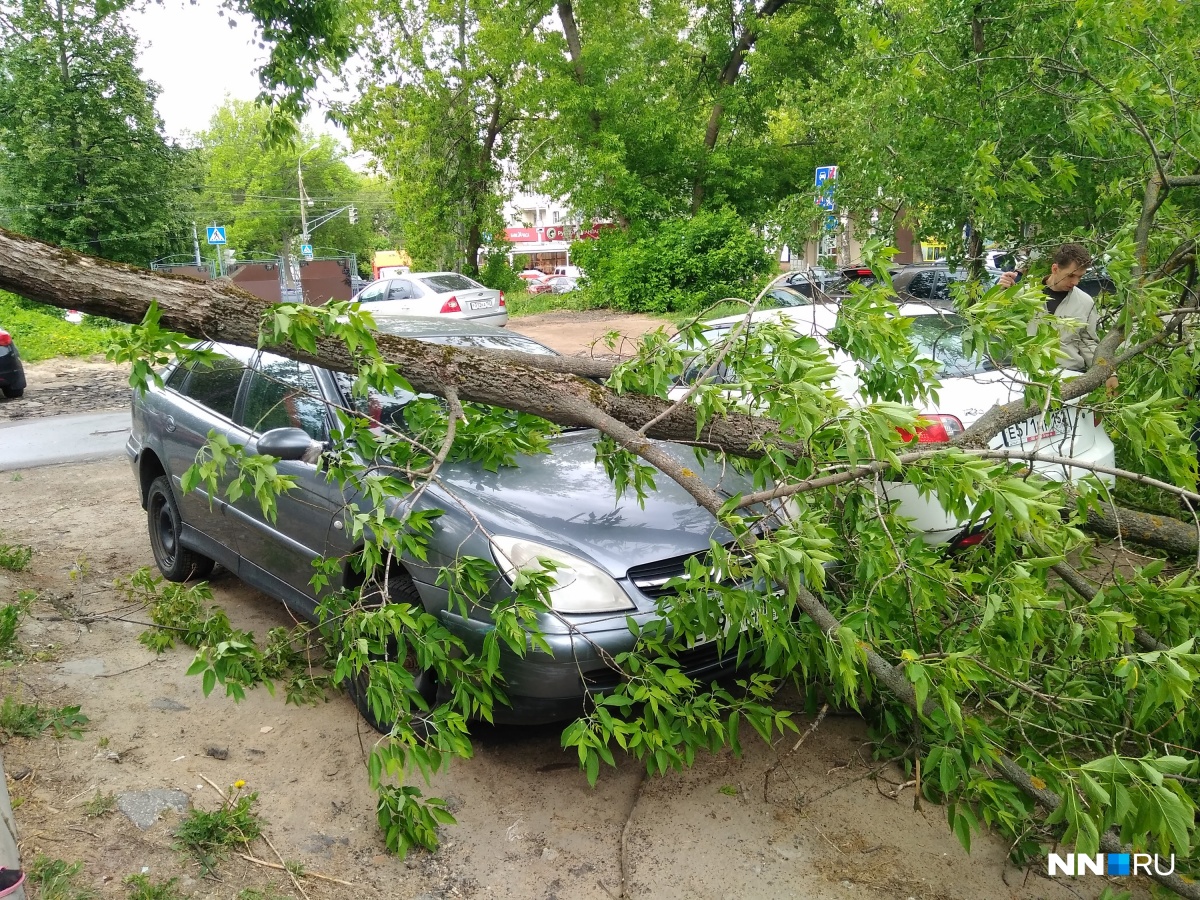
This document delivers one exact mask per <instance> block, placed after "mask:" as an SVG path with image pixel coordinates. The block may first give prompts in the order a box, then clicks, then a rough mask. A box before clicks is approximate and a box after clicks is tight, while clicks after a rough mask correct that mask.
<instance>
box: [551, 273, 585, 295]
mask: <svg viewBox="0 0 1200 900" xmlns="http://www.w3.org/2000/svg"><path fill="white" fill-rule="evenodd" d="M546 283H547V284H548V285H550V292H551V293H553V294H569V293H570V292H571V291H573V290H575V289H577V288H578V287H579V279H578V278H575V277H574V276H571V275H551V276H550V277H549V278H547V279H546Z"/></svg>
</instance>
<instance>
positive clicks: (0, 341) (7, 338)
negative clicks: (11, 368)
mask: <svg viewBox="0 0 1200 900" xmlns="http://www.w3.org/2000/svg"><path fill="white" fill-rule="evenodd" d="M11 345H12V335H11V334H9V333H8V332H7V331H5V330H4V329H3V328H0V347H8V346H11Z"/></svg>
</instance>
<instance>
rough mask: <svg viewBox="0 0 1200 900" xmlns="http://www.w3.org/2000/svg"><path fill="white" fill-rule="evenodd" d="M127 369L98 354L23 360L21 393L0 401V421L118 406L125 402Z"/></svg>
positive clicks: (127, 395) (127, 388)
mask: <svg viewBox="0 0 1200 900" xmlns="http://www.w3.org/2000/svg"><path fill="white" fill-rule="evenodd" d="M129 369H130V367H129V366H128V365H120V366H118V365H115V364H113V363H110V362H107V361H106V360H105V359H104V357H102V356H94V357H91V358H89V359H44V360H41V361H40V362H35V363H26V364H25V380H26V381H27V382H28V385H27V386H26V388H25V395H24V396H23V397H22V398H21V399H20V400H7V401H0V421H6V420H11V419H25V418H31V417H37V416H65V415H73V414H75V413H85V412H95V411H97V410H104V409H121V408H122V407H125V406H128V405H129Z"/></svg>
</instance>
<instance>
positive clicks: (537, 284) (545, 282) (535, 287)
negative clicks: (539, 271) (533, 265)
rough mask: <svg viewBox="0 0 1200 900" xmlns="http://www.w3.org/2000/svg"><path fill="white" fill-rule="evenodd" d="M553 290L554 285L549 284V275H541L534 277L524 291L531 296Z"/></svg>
mask: <svg viewBox="0 0 1200 900" xmlns="http://www.w3.org/2000/svg"><path fill="white" fill-rule="evenodd" d="M553 291H554V287H553V286H552V285H551V284H550V276H549V275H543V276H542V277H541V278H537V279H534V280H533V281H530V282H529V283H528V286H527V287H526V288H525V292H526V293H527V294H529V295H531V296H536V295H538V294H549V293H552V292H553Z"/></svg>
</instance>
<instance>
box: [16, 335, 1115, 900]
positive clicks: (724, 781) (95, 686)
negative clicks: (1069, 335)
mask: <svg viewBox="0 0 1200 900" xmlns="http://www.w3.org/2000/svg"><path fill="white" fill-rule="evenodd" d="M553 315H554V316H555V317H556V318H557V317H559V316H560V315H562V316H564V318H565V317H566V316H569V317H570V320H568V321H563V322H557V321H551V322H548V323H547V322H544V321H542V322H536V321H535V322H529V320H524V319H523V320H518V321H517V322H514V330H517V328H516V326H520V327H519V330H521V331H522V332H524V333H528V334H530V335H532V336H534V337H538V338H539V339H541V340H544V341H545V342H547V343H551V344H552V345H554V343H553V342H554V341H557V340H560V339H563V340H564V343H563V345H562V347H560V349H568V346H567V344H566V343H565V338H563V333H562V332H561V331H556V329H558V328H559V326H560V325H562V326H564V327H568V328H570V329H577V328H578V329H584V330H590V329H594V331H592V332H591V333H590V334H589V336H588V338H587V339H588V340H590V339H591V337H593V336H594V335H595V333H599V332H603V331H604V330H607V329H608V328H610V327H611V324H612V323H613V321H617V322H620V321H621V320H620V319H619V318H618V317H612V316H608V317H604V319H601V318H599V317H591V318H589V319H588V320H587V321H575V320H574V319H575V317H576V315H577V314H573V313H572V314H553ZM535 318H537V319H544V318H545V317H535ZM527 323H529V324H527ZM643 324H645V323H643V322H637V323H630V324H629V327H630V329H631V330H633V329H636V328H641V327H642V325H643ZM657 324H658V323H657V322H656V321H653V320H652V324H651V325H650V326H649V327H653V326H656V325H657ZM544 328H545V329H549V330H543V329H544ZM643 330H644V329H643ZM583 349H584V348H583V346H581V345H580V344H576V345H574V347H573V349H570V350H569V352H579V351H580V350H583ZM39 365H41V364H39ZM73 365H76V364H73ZM31 368H34V367H31ZM47 368H48V369H49V367H47ZM35 371H36V370H35ZM98 372H100V368H93V367H92V366H91V364H88V366H87V367H84V368H80V369H79V370H78V371H77V372H76V373H75V374H74V375H73V376H72V379H74V380H79V379H83V380H84V381H85V383H88V382H87V379H91V378H94V377H100V376H98V375H97V373H98ZM116 374H117V373H112V377H116ZM104 377H108V376H104ZM56 378H57V376H56ZM35 383H36V381H35V379H34V378H32V377H31V379H30V386H31V391H30V394H28V395H27V396H37V394H36V393H34V390H33V388H34V386H35ZM54 383H57V382H54ZM123 390H124V391H127V388H125V389H123ZM83 393H84V394H85V395H86V394H88V392H87V391H84V392H83ZM92 393H93V395H94V394H96V393H97V392H92ZM81 402H82V401H81ZM126 403H127V400H126V399H122V400H121V402H120V403H118V404H117V405H118V406H124V405H125V404H126ZM46 408H47V406H43V407H41V409H46ZM96 408H102V407H96ZM70 411H71V412H81V411H84V410H81V409H72V410H70ZM0 541H3V542H6V543H10V544H14V543H15V544H24V545H28V546H31V547H32V548H33V550H34V556H33V561H32V564H31V566H30V568H29V569H28V570H27V571H25V572H22V573H11V572H6V571H4V570H0V602H11V601H13V600H15V599H16V598H17V596H18V594H19V592H21V591H33V592H36V594H37V597H38V599H37V600H36V602H35V603H34V604H33V608H32V615H31V617H30V618H29V619H28V620H27V621H26V623H25V624H24V625H23V627H22V628H21V630H20V635H19V642H20V647H21V653H22V655H23V656H22V658H21V659H20V660H19V661H16V662H15V664H13V665H9V666H7V667H5V668H3V669H0V684H2V687H3V692H4V694H5V695H6V696H15V697H17V698H20V699H22V700H24V701H25V702H34V701H36V702H38V703H40V704H42V705H43V706H51V707H62V706H68V705H79V706H80V707H81V708H82V711H83V712H84V713H85V714H86V715H87V716H88V717H89V718H90V720H91V721H90V724H89V727H88V730H87V731H86V732H85V733H84V735H83V739H82V740H71V739H63V740H56V739H54V738H52V737H49V736H43V737H41V738H38V739H36V740H27V739H23V738H16V739H13V740H11V741H10V742H9V743H8V744H7V745H6V746H5V747H4V767H5V769H6V771H7V772H8V774H9V776H10V781H9V790H10V792H11V793H12V795H13V798H14V803H15V804H17V809H16V818H17V825H18V829H19V834H20V837H21V842H22V854H23V858H24V859H25V861H26V864H28V863H29V862H31V861H32V860H33V859H34V858H35V857H36V856H37V855H39V854H46V855H48V856H51V857H56V858H59V859H63V860H67V861H72V860H79V861H82V862H83V863H84V868H83V873H82V875H81V876H80V877H81V882H82V886H84V887H88V888H91V889H93V890H95V891H97V892H98V893H99V894H101V895H102V896H112V897H117V896H125V894H126V891H125V888H124V887H122V885H121V881H122V879H123V878H125V877H126V876H128V875H130V874H133V873H137V872H140V871H143V869H148V874H149V875H150V877H151V878H153V879H156V880H157V879H165V878H168V877H173V876H177V877H180V878H181V882H180V886H181V887H182V889H183V891H184V892H185V893H188V894H192V895H194V896H198V897H209V896H211V897H223V898H230V897H234V896H236V895H237V893H238V891H240V890H242V889H244V888H247V887H253V888H256V889H259V890H261V891H264V892H265V891H271V892H273V895H274V896H285V895H286V896H295V895H297V894H296V891H295V889H294V888H293V887H292V885H291V882H290V881H289V880H288V878H287V877H286V876H285V875H283V874H282V873H281V872H278V871H275V870H272V869H269V868H265V867H263V866H260V865H256V864H254V863H251V862H247V861H246V860H244V859H242V858H240V857H238V856H236V855H232V854H231V855H229V856H228V857H227V858H226V859H225V861H224V862H223V863H222V865H221V866H220V868H219V870H218V876H219V880H214V879H206V878H201V877H200V874H199V872H198V870H197V868H196V866H195V865H194V864H193V863H191V862H190V861H189V860H188V859H187V858H186V857H185V856H183V855H182V854H180V853H179V852H177V851H176V850H174V849H172V846H171V845H172V843H173V837H172V834H171V831H172V829H173V828H174V827H175V825H176V823H177V822H178V818H177V816H176V815H175V814H173V813H165V814H164V815H163V817H162V818H161V820H160V821H158V822H157V823H155V824H154V825H152V826H151V827H149V828H147V829H146V830H141V829H139V828H138V827H137V826H136V825H134V824H133V822H132V821H130V820H129V819H128V818H127V817H126V816H125V815H123V814H122V813H120V812H112V813H109V814H106V815H104V816H101V817H99V818H89V817H88V816H87V814H86V811H85V805H86V804H87V802H88V801H89V800H91V799H92V798H94V797H95V796H96V794H97V793H100V794H102V795H105V794H109V793H113V794H119V793H122V792H126V791H146V790H151V789H174V790H179V791H182V792H184V793H185V794H186V795H187V796H188V798H189V799H190V802H191V803H192V804H193V805H195V806H198V807H201V808H204V809H214V808H216V806H217V805H218V802H219V801H218V798H217V794H216V792H215V791H214V790H213V789H212V787H211V786H210V785H209V784H208V783H207V781H206V780H205V779H206V778H207V779H211V780H212V781H213V782H215V783H216V784H217V785H220V786H222V787H225V786H228V785H230V784H232V783H233V782H234V781H235V780H238V779H244V780H245V781H246V782H247V785H246V790H252V791H256V792H258V794H259V801H258V807H259V809H260V811H261V813H262V815H263V817H264V818H265V820H266V821H267V822H268V825H267V834H268V835H269V836H270V839H271V841H272V843H273V844H274V846H275V847H276V848H277V849H278V851H279V854H280V855H281V856H282V857H283V858H284V859H286V860H287V861H288V862H297V863H300V864H302V865H303V867H304V868H305V870H307V871H309V872H317V873H321V874H325V875H328V876H331V877H334V878H338V879H342V880H344V881H348V882H353V883H354V885H355V886H354V887H347V886H344V885H341V884H337V883H335V882H330V881H321V880H317V879H306V880H305V882H304V887H305V891H306V892H307V895H308V897H310V898H312V900H319V898H339V900H340V898H346V900H351V898H353V900H360V898H375V897H379V898H392V897H419V898H424V900H431V898H451V897H467V898H493V897H512V898H531V897H538V898H581V900H590V898H595V900H605V898H613V897H617V896H620V895H621V888H622V878H623V879H624V887H625V892H626V895H627V896H629V897H632V898H667V900H670V898H727V897H736V898H739V900H740V898H779V897H795V898H838V900H842V898H845V900H857V898H898V900H905V898H909V897H920V898H965V897H971V898H980V900H987V898H995V900H1011V898H1030V900H1032V898H1050V900H1058V898H1062V900H1067V898H1071V897H1078V896H1080V895H1079V894H1078V893H1076V891H1075V890H1071V889H1069V888H1068V886H1067V884H1065V883H1063V882H1051V881H1048V880H1047V879H1046V878H1045V877H1043V876H1042V875H1040V874H1038V873H1037V872H1027V871H1022V870H1017V869H1014V868H1013V867H1011V866H1010V865H1009V864H1008V863H1007V862H1006V852H1007V848H1006V846H1005V844H1004V842H1003V841H1001V840H1000V839H999V838H996V837H993V836H988V835H981V836H977V837H976V841H975V845H974V848H973V852H972V854H971V855H970V856H968V855H967V854H966V853H965V852H964V851H963V850H962V849H961V847H960V846H959V845H958V843H957V842H956V841H955V840H954V838H953V837H952V836H951V835H950V833H949V830H948V828H947V825H946V819H945V814H944V812H943V811H942V810H941V809H939V808H937V807H933V806H930V805H929V804H925V805H924V807H923V808H922V810H920V811H914V809H913V804H912V788H911V787H909V788H906V789H903V790H900V791H899V792H898V793H897V796H896V797H895V798H894V799H893V798H892V797H889V796H885V794H888V793H892V792H894V791H895V786H896V785H899V784H901V783H902V782H903V781H904V779H903V777H902V776H901V774H900V772H899V770H897V769H896V768H895V767H894V766H890V765H881V764H879V763H877V762H875V761H873V760H872V758H871V755H870V745H869V742H868V734H867V729H866V726H865V724H864V723H863V722H862V721H861V720H860V719H858V718H855V717H835V716H829V717H828V718H826V719H825V721H824V722H823V723H822V725H821V727H820V728H819V730H818V731H816V732H815V733H814V735H813V736H812V737H811V738H809V739H808V740H807V741H806V742H805V743H804V745H803V747H801V748H800V750H799V751H797V752H796V753H794V754H793V753H791V752H790V750H791V747H792V744H793V743H794V742H795V738H794V737H793V738H790V739H787V740H784V741H782V742H780V744H779V745H777V746H776V747H766V746H764V745H763V744H762V743H761V742H760V741H759V740H758V739H757V738H756V737H755V736H754V734H753V732H752V731H750V730H748V729H744V730H743V732H744V733H743V734H742V742H743V746H744V747H745V753H744V754H743V755H742V756H741V757H740V758H738V757H735V756H733V755H732V754H731V753H729V752H727V751H726V752H722V753H719V754H717V755H716V756H712V757H709V756H701V757H699V758H698V759H697V762H696V765H695V766H694V767H693V768H691V769H689V770H687V771H685V772H680V773H671V774H669V775H667V776H666V777H665V778H646V777H645V776H644V773H643V770H642V767H641V766H640V765H639V764H638V763H637V762H636V761H635V760H632V759H627V758H624V757H619V758H618V766H617V768H616V769H615V770H605V771H603V772H602V774H601V778H600V781H599V783H598V785H597V786H596V788H594V789H592V788H589V787H588V785H587V782H586V779H585V778H584V776H583V774H582V773H581V772H580V771H579V769H578V767H577V765H576V764H575V761H574V759H573V757H572V756H571V755H570V754H567V753H564V751H563V750H562V748H561V747H560V745H559V730H558V729H557V728H553V727H547V728H496V727H487V726H482V725H481V726H478V727H477V728H476V729H475V730H474V735H475V738H476V754H475V757H474V758H473V759H471V760H469V761H464V762H460V763H456V764H455V765H454V766H452V767H451V769H450V771H449V772H448V773H446V774H444V775H442V776H440V777H438V778H437V779H436V781H435V783H434V785H433V787H432V788H431V789H429V790H428V791H427V792H428V793H430V794H432V795H434V796H441V797H444V798H446V799H447V801H448V802H449V804H450V807H451V809H452V810H453V811H454V814H455V815H456V816H457V817H458V820H459V825H458V826H456V827H449V828H446V829H444V831H443V836H444V843H443V845H442V847H441V849H439V850H438V851H437V852H436V853H433V854H428V853H414V854H411V855H410V856H409V858H408V859H406V860H398V859H396V858H394V857H392V856H389V855H388V854H387V853H386V852H385V850H384V845H383V841H382V839H381V837H380V834H379V832H378V828H377V827H376V825H375V821H374V818H375V817H374V798H373V796H372V794H371V792H370V791H369V790H368V787H367V777H366V772H365V769H364V759H365V750H366V748H367V747H369V745H370V742H371V741H373V740H374V739H375V735H374V733H373V732H370V731H369V730H366V728H365V726H364V725H363V724H362V723H361V721H360V720H359V718H358V716H357V714H356V712H355V709H354V706H353V704H352V703H351V702H350V701H349V700H348V699H347V698H346V697H345V696H343V695H340V694H335V695H331V696H330V697H329V698H328V699H327V702H324V703H321V704H318V705H316V706H305V707H294V706H285V705H284V703H283V700H282V698H281V697H277V696H276V697H272V696H271V695H270V694H269V693H268V692H267V691H265V690H258V691H254V692H252V693H251V694H250V696H249V697H248V698H247V699H246V700H245V701H244V702H243V703H241V704H235V703H233V702H232V701H230V700H228V699H226V698H224V697H222V696H220V695H219V692H214V694H213V695H211V696H210V697H208V698H205V697H203V695H202V692H201V689H200V682H199V679H197V678H189V677H187V676H186V675H185V671H186V669H187V667H188V665H189V663H190V662H191V659H192V653H191V651H188V650H186V649H183V650H173V651H168V652H167V653H164V654H163V655H162V656H160V657H155V656H154V655H152V654H151V653H150V652H149V651H148V650H146V648H145V647H143V646H142V645H141V644H139V643H138V641H137V636H138V635H139V634H140V633H141V631H142V630H144V628H145V618H146V615H145V612H144V611H143V610H141V609H140V608H138V607H137V606H133V605H130V604H128V603H127V602H126V601H125V600H124V598H123V597H122V596H121V595H120V594H118V593H117V592H116V591H115V590H114V589H113V587H112V583H113V580H114V579H116V578H119V577H124V576H127V575H128V574H129V573H130V572H132V571H133V570H135V569H136V568H138V567H140V566H151V565H152V562H151V555H150V549H149V544H148V541H147V538H146V526H145V514H144V513H143V511H142V510H141V508H140V506H139V504H138V501H137V497H136V491H135V490H134V481H133V476H132V473H131V472H130V470H129V466H128V464H127V463H126V462H125V461H124V460H123V459H113V460H106V461H101V462H97V463H89V464H81V465H66V466H56V467H44V468H40V469H31V470H26V471H23V472H20V473H3V474H0ZM212 588H213V591H214V595H215V602H216V603H217V604H219V605H220V606H222V607H224V608H225V610H226V611H227V612H228V614H229V616H230V618H231V619H232V621H233V622H234V624H235V625H236V626H239V627H244V628H248V629H251V630H253V631H254V632H255V633H256V634H258V635H259V636H262V635H264V634H265V632H266V630H267V629H269V628H271V627H274V626H277V625H284V626H286V625H289V624H291V620H290V618H289V617H288V615H287V613H286V612H285V611H284V609H283V607H282V606H281V605H280V604H278V603H276V602H274V601H272V600H270V599H269V598H267V597H265V596H264V595H262V594H259V593H258V592H256V591H254V590H252V589H250V588H248V587H247V586H245V585H244V584H242V583H241V582H240V581H239V580H238V579H237V578H235V577H233V576H232V575H230V574H229V573H227V572H225V571H223V570H222V569H220V568H219V567H218V569H217V571H216V572H215V573H214V577H213V580H212ZM795 703H796V705H797V706H798V705H799V704H798V700H796V701H795ZM797 719H798V720H799V721H800V723H801V727H803V724H804V722H805V717H804V716H803V715H802V714H801V713H799V712H797ZM214 747H215V748H218V749H219V750H221V751H224V753H223V756H224V758H219V757H220V756H222V754H221V753H218V754H217V756H216V757H214V756H212V755H208V750H209V748H214ZM777 763H778V764H779V765H777V766H776V768H774V769H773V771H771V773H770V775H769V776H768V770H771V768H772V766H775V765H776V764H777ZM14 774H21V775H23V777H22V778H21V779H20V780H11V776H13V775H14ZM622 848H624V849H622ZM254 855H255V856H256V857H258V858H260V859H266V860H269V861H277V860H275V857H274V856H273V855H272V851H271V849H270V848H269V847H267V846H266V845H265V843H264V842H262V841H258V842H256V844H255V847H254ZM1071 886H1072V887H1074V888H1076V889H1082V890H1083V891H1085V892H1087V893H1088V894H1090V895H1092V896H1094V895H1095V894H1096V893H1098V891H1099V886H1100V885H1099V883H1091V882H1088V881H1083V882H1074V883H1072V885H1071Z"/></svg>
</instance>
